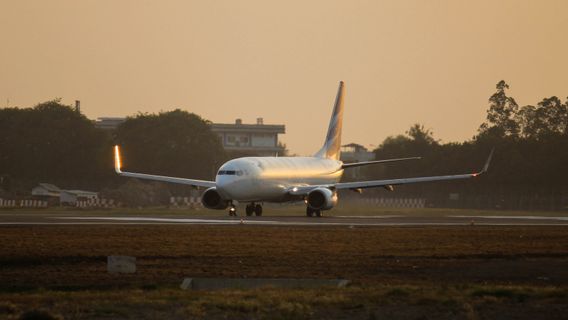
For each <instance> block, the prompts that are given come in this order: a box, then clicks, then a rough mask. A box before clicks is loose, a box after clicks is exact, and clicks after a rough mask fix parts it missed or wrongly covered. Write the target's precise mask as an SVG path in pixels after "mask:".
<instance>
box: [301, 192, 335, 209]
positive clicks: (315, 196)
mask: <svg viewBox="0 0 568 320" xmlns="http://www.w3.org/2000/svg"><path fill="white" fill-rule="evenodd" d="M306 200H307V201H308V206H310V208H312V209H314V210H329V209H331V208H333V206H334V205H336V204H337V194H336V193H335V192H333V191H331V190H329V189H328V188H317V189H314V190H312V191H310V193H308V198H307V199H306Z"/></svg>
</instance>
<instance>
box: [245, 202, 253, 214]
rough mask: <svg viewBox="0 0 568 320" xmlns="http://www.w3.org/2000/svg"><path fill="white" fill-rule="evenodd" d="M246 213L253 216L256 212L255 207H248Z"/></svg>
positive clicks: (250, 205)
mask: <svg viewBox="0 0 568 320" xmlns="http://www.w3.org/2000/svg"><path fill="white" fill-rule="evenodd" d="M245 212H246V213H247V216H249V217H250V216H252V214H253V212H254V207H253V205H252V204H249V205H247V206H246V209H245Z"/></svg>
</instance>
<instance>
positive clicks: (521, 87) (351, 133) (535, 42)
mask: <svg viewBox="0 0 568 320" xmlns="http://www.w3.org/2000/svg"><path fill="white" fill-rule="evenodd" d="M0 12H1V18H0V40H1V41H2V44H1V50H0V106H1V107H4V106H6V104H7V100H8V99H9V101H10V102H9V105H10V106H22V107H25V106H32V105H34V104H36V103H38V102H41V101H46V100H50V99H53V98H55V97H61V98H62V99H63V102H64V103H68V104H72V103H73V101H74V100H76V99H79V100H81V103H82V110H83V112H84V113H85V114H86V115H87V116H88V117H90V118H96V117H100V116H125V115H132V114H134V113H136V112H139V111H141V112H157V111H160V110H171V109H173V108H181V109H185V110H188V111H191V112H195V113H197V114H200V115H201V116H203V117H204V118H206V119H209V120H211V121H214V122H233V121H234V119H235V118H242V119H243V120H244V122H248V123H250V122H253V121H255V119H256V118H257V117H264V119H265V123H284V124H286V129H287V134H286V135H284V136H283V137H282V140H283V141H284V142H286V143H287V145H288V147H289V149H290V150H291V151H292V152H295V153H298V154H310V153H313V152H315V151H317V149H318V148H319V147H320V145H321V143H322V142H323V138H324V136H325V131H326V127H327V122H328V119H329V115H330V113H331V108H332V104H333V100H334V95H335V92H336V89H337V84H338V82H339V80H344V81H345V82H346V90H347V96H346V100H345V103H346V105H345V108H346V109H345V119H344V121H345V123H344V127H343V142H344V143H348V142H357V143H361V144H364V145H371V144H373V145H378V144H380V143H381V142H382V141H383V140H384V138H385V137H386V136H388V135H393V134H398V133H403V132H404V131H405V130H406V129H408V128H409V127H410V125H411V124H412V123H415V122H420V123H422V124H424V125H425V126H426V127H428V128H431V129H433V131H434V134H435V136H436V137H437V138H439V139H442V141H444V142H449V141H463V140H466V139H469V138H471V137H472V136H473V135H474V134H475V132H476V130H477V128H478V126H479V124H480V123H481V122H482V121H483V120H484V118H485V111H486V109H487V99H488V97H489V96H490V95H491V94H492V93H493V92H494V90H495V84H496V83H497V82H498V81H499V80H501V79H505V80H506V81H507V82H508V83H509V84H510V85H511V90H510V93H511V95H513V96H514V97H515V98H516V99H517V102H519V104H521V105H525V104H535V103H537V102H538V101H540V99H542V98H544V97H548V96H552V95H557V96H559V97H561V98H562V100H565V99H566V97H567V96H568V40H567V39H568V36H567V35H568V1H562V0H559V1H551V0H549V1H536V0H535V1H521V0H516V1H496V0H493V1H485V0H484V1H459V0H448V1H441V0H440V1H433V0H432V1H422V0H416V1H395V0H393V1H379V0H375V1H330V0H321V1H290V0H287V1H265V0H258V1H230V0H227V1H199V2H197V1H196V2H194V1H186V0H180V1H164V0H161V1H142V0H131V1H120V0H112V1H111V0H81V1H77V0H67V1H62V0H61V1H58V0H50V1H43V0H37V1H27V0H18V1H8V0H6V1H2V2H0Z"/></svg>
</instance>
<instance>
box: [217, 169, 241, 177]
mask: <svg viewBox="0 0 568 320" xmlns="http://www.w3.org/2000/svg"><path fill="white" fill-rule="evenodd" d="M217 175H219V176H222V175H227V176H234V175H237V176H242V175H243V171H242V170H219V172H217Z"/></svg>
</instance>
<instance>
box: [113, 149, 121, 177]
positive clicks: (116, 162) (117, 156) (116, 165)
mask: <svg viewBox="0 0 568 320" xmlns="http://www.w3.org/2000/svg"><path fill="white" fill-rule="evenodd" d="M121 166H122V163H121V161H120V150H119V148H118V145H116V146H114V171H116V173H118V174H121V173H122V171H121V170H120V167H121Z"/></svg>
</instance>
